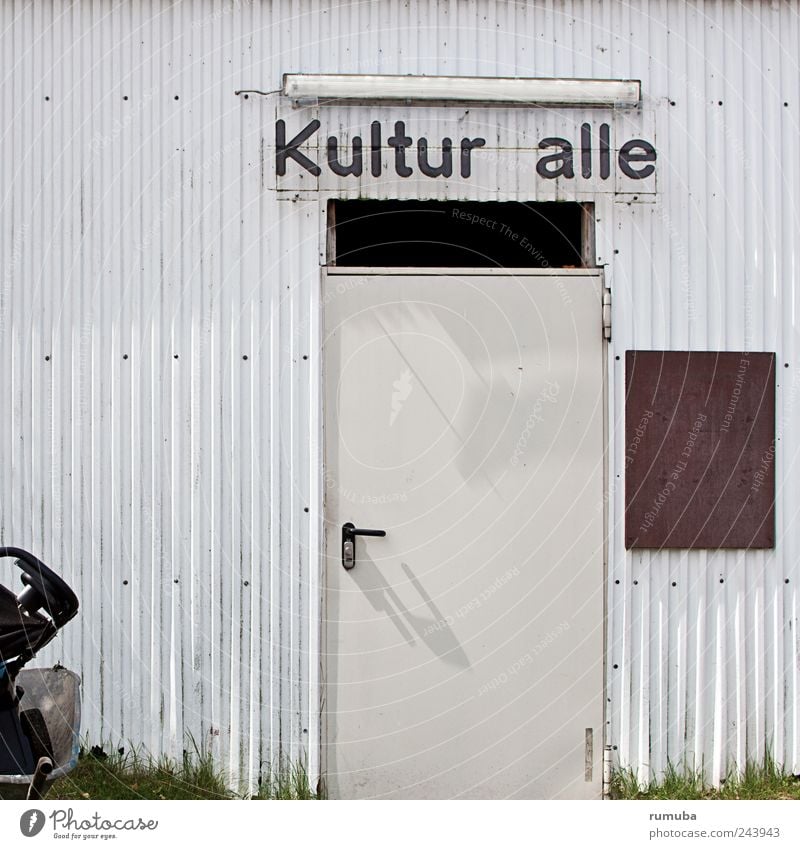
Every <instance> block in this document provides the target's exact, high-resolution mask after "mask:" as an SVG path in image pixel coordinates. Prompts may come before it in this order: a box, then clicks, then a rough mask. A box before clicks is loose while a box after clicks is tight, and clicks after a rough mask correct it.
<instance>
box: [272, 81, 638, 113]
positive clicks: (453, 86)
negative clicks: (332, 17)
mask: <svg viewBox="0 0 800 849" xmlns="http://www.w3.org/2000/svg"><path fill="white" fill-rule="evenodd" d="M641 88H642V85H641V83H640V82H639V81H638V80H576V79H534V78H531V77H424V76H411V75H408V76H401V75H399V74H398V75H385V74H284V76H283V93H284V94H285V95H286V96H287V97H291V98H293V99H294V100H315V99H316V100H354V101H357V100H360V101H372V100H404V101H430V100H433V101H443V100H455V101H462V102H475V101H477V102H481V103H513V104H536V105H558V106H638V104H639V101H640V100H641Z"/></svg>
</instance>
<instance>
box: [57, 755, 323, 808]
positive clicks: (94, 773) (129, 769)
mask: <svg viewBox="0 0 800 849" xmlns="http://www.w3.org/2000/svg"><path fill="white" fill-rule="evenodd" d="M47 798H48V799H51V800H72V799H101V800H102V799H106V800H107V799H315V798H317V796H316V794H315V793H314V791H313V790H312V789H311V786H310V783H309V780H308V776H307V774H306V772H305V769H303V767H302V766H299V765H284V766H282V767H280V768H279V769H273V770H270V771H269V773H268V774H267V775H266V777H265V778H264V779H262V782H261V786H260V788H259V792H258V793H257V794H256V795H246V796H242V795H237V794H236V793H234V792H233V791H231V790H230V788H229V786H228V783H227V782H226V781H225V776H224V774H223V773H222V772H221V771H220V770H219V769H218V768H217V767H216V766H215V764H214V761H213V759H212V757H211V756H210V755H204V754H200V753H197V752H195V753H194V754H192V753H190V752H184V755H183V758H182V759H181V760H180V761H178V760H174V759H172V758H166V757H161V758H157V759H156V758H153V757H151V756H150V755H149V754H147V753H144V752H143V750H142V749H138V750H137V749H133V750H131V751H128V752H125V751H124V750H122V749H119V750H111V751H110V752H106V751H105V750H104V749H102V748H100V747H97V746H94V747H92V748H91V749H88V748H87V749H85V750H82V751H81V756H80V758H79V760H78V765H77V767H76V768H75V769H74V770H73V771H72V772H71V773H70V774H69V775H67V776H66V777H65V778H62V779H61V780H60V781H57V782H56V783H55V784H53V786H52V788H51V790H50V792H49V793H48V794H47Z"/></svg>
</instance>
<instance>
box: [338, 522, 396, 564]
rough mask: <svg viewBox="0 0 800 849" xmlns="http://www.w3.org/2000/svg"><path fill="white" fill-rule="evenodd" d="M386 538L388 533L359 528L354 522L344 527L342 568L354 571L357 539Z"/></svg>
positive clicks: (347, 523)
mask: <svg viewBox="0 0 800 849" xmlns="http://www.w3.org/2000/svg"><path fill="white" fill-rule="evenodd" d="M357 536H360V537H385V536H386V531H374V530H370V529H369V528H357V527H356V526H355V525H354V524H353V523H352V522H345V523H344V524H343V525H342V566H344V568H345V569H348V570H350V569H352V568H353V566H355V565H356V537H357Z"/></svg>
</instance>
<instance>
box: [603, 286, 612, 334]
mask: <svg viewBox="0 0 800 849" xmlns="http://www.w3.org/2000/svg"><path fill="white" fill-rule="evenodd" d="M603 338H604V339H607V340H610V339H611V289H603Z"/></svg>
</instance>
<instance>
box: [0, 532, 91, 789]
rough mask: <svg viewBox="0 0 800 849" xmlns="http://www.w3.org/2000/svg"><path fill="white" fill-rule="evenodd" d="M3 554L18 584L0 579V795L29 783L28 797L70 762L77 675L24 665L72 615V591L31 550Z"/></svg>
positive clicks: (74, 604)
mask: <svg viewBox="0 0 800 849" xmlns="http://www.w3.org/2000/svg"><path fill="white" fill-rule="evenodd" d="M6 557H13V558H15V560H16V566H17V567H18V568H19V569H20V570H21V571H22V576H21V578H22V584H23V585H24V588H23V589H22V590H21V592H20V593H19V594H18V595H15V594H14V593H13V592H12V591H11V590H9V589H7V588H6V587H4V586H2V585H0V797H3V796H7V797H8V796H11V797H14V796H18V795H19V793H20V791H21V790H22V789H25V788H26V785H27V794H26V795H27V798H29V799H34V798H41V797H42V795H43V791H44V788H45V786H46V785H49V783H50V782H51V781H52V780H53V779H54V778H56V777H60V775H62V774H65V773H66V772H67V771H69V769H71V768H72V766H74V761H75V758H74V756H73V755H74V752H73V750H74V749H75V748H76V743H77V735H78V729H79V725H80V720H79V716H80V701H79V696H78V684H79V679H78V677H77V676H76V675H75V674H74V673H71V672H69V671H68V670H65V669H63V668H61V667H55V668H54V669H52V670H50V669H47V670H45V669H42V670H35V669H31V670H25V671H24V672H23V667H25V665H26V664H27V663H28V662H29V661H30V660H32V659H33V657H34V656H35V655H36V653H37V652H38V651H39V650H40V649H42V648H44V646H46V645H47V644H48V643H49V642H50V641H51V640H52V639H53V638H54V637H55V636H56V634H57V633H58V632H59V630H60V629H61V628H62V627H63V626H64V625H66V623H67V622H69V621H70V619H72V618H73V617H74V616H75V615H76V614H77V612H78V598H77V596H76V595H75V593H74V592H73V591H72V590H71V589H70V587H69V586H68V585H67V584H66V582H65V581H64V580H63V579H62V578H60V577H59V576H58V575H56V573H55V572H53V571H52V569H50V568H49V567H47V566H46V565H45V564H44V563H42V561H41V560H39V559H38V558H37V557H35V556H34V555H33V554H31V553H30V552H28V551H25V550H24V549H22V548H13V547H0V558H6ZM20 673H22V674H20ZM22 684H24V686H22ZM70 691H71V692H70ZM26 693H27V695H26ZM59 696H60V698H59ZM65 705H69V706H70V708H71V709H70V710H69V711H68V712H69V713H70V716H65V715H64V706H65ZM65 726H66V727H65ZM56 739H58V742H59V743H60V745H59V747H58V749H59V751H58V753H56V751H55V747H54V742H56ZM65 744H66V745H65ZM56 766H58V769H56V772H57V773H58V775H56V774H55V773H54V769H55V768H56ZM9 788H10V789H11V792H10V793H9ZM4 790H5V791H6V792H4ZM15 791H16V792H15Z"/></svg>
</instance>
